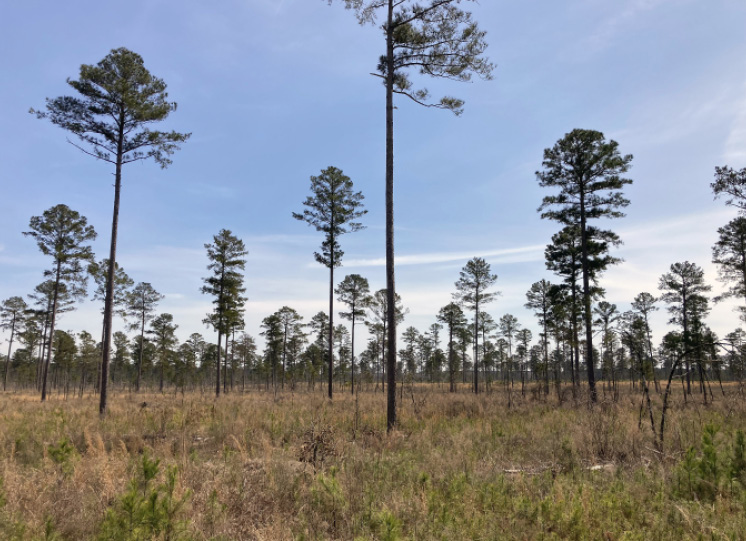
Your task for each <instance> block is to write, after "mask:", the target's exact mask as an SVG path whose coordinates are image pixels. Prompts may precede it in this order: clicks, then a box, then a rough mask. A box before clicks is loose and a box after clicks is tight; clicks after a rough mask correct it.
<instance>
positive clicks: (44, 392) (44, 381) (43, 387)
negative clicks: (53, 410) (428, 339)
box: [41, 261, 62, 402]
mask: <svg viewBox="0 0 746 541" xmlns="http://www.w3.org/2000/svg"><path fill="white" fill-rule="evenodd" d="M61 267H62V263H60V262H59V261H57V269H56V271H55V278H54V294H53V296H52V318H51V320H50V323H49V345H48V346H47V360H46V361H45V362H44V371H43V373H42V377H41V401H42V402H46V400H47V374H48V373H49V363H50V362H51V361H52V343H53V342H54V320H55V319H56V317H57V299H58V294H59V289H60V269H61Z"/></svg>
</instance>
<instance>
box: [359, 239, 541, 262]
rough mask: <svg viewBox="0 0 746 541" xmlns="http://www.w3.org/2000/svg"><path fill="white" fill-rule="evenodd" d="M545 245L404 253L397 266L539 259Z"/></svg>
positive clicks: (378, 260) (397, 260)
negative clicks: (472, 260) (477, 259)
mask: <svg viewBox="0 0 746 541" xmlns="http://www.w3.org/2000/svg"><path fill="white" fill-rule="evenodd" d="M543 253H544V245H543V244H535V245H531V246H520V247H517V248H507V249H503V250H490V251H484V252H476V253H474V252H470V253H466V252H432V253H429V254H412V255H402V256H397V257H396V258H395V261H396V265H397V266H405V265H407V266H408V265H430V264H434V263H448V262H453V261H463V262H464V263H466V261H468V260H470V259H472V258H474V257H482V258H485V259H490V263H524V262H527V261H537V260H540V259H541V258H542V257H543ZM346 265H347V266H348V267H383V266H385V265H386V259H385V258H382V257H379V258H374V259H352V260H350V261H347V262H346Z"/></svg>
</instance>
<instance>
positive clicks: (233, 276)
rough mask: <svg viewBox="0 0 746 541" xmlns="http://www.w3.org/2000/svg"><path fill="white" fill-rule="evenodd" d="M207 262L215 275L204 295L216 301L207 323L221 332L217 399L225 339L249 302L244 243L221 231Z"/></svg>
mask: <svg viewBox="0 0 746 541" xmlns="http://www.w3.org/2000/svg"><path fill="white" fill-rule="evenodd" d="M205 249H206V250H207V258H208V259H209V260H210V264H209V265H207V269H208V270H209V271H212V274H211V275H210V276H208V277H207V278H203V281H204V282H205V285H204V286H202V293H205V294H208V295H212V296H213V297H214V299H213V301H212V303H213V305H214V308H213V311H212V312H211V313H210V314H208V315H207V318H206V319H205V320H204V322H205V323H206V324H208V325H210V326H211V327H212V328H213V329H215V330H216V331H217V332H218V349H217V366H216V367H215V368H216V382H215V396H216V397H218V396H220V355H221V348H222V346H221V343H222V338H223V335H227V334H228V333H229V332H230V329H231V328H232V327H233V325H234V324H235V323H236V322H238V321H240V320H241V318H242V315H243V311H244V308H243V305H244V303H245V302H246V298H245V297H244V296H243V294H244V293H245V292H246V288H245V287H244V285H243V280H244V277H243V274H241V272H240V271H243V270H244V268H245V266H246V259H245V256H246V255H247V254H248V251H246V247H245V246H244V243H243V241H242V240H240V239H239V238H238V237H236V236H235V235H233V234H232V233H231V232H230V231H229V230H227V229H221V230H220V232H219V233H218V234H217V235H215V236H213V243H212V244H205Z"/></svg>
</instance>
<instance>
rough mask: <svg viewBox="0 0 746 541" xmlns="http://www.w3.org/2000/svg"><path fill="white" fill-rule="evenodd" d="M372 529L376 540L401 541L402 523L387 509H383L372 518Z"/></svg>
mask: <svg viewBox="0 0 746 541" xmlns="http://www.w3.org/2000/svg"><path fill="white" fill-rule="evenodd" d="M373 528H374V531H375V532H376V534H377V536H376V538H377V539H380V540H381V541H398V540H399V539H401V528H402V521H401V520H399V519H398V518H396V515H394V514H393V513H391V512H390V511H389V510H387V509H383V510H381V511H379V512H378V513H376V514H375V516H374V517H373Z"/></svg>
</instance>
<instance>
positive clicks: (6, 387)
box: [3, 312, 17, 391]
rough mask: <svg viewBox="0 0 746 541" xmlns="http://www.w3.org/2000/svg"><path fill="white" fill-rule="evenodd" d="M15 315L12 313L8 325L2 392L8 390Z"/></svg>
mask: <svg viewBox="0 0 746 541" xmlns="http://www.w3.org/2000/svg"><path fill="white" fill-rule="evenodd" d="M16 317H17V316H16V314H15V312H14V313H13V321H11V323H10V343H9V344H8V356H7V357H5V371H4V375H3V391H6V390H7V389H8V367H9V366H10V353H11V351H12V349H13V335H14V334H15V330H16Z"/></svg>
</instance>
